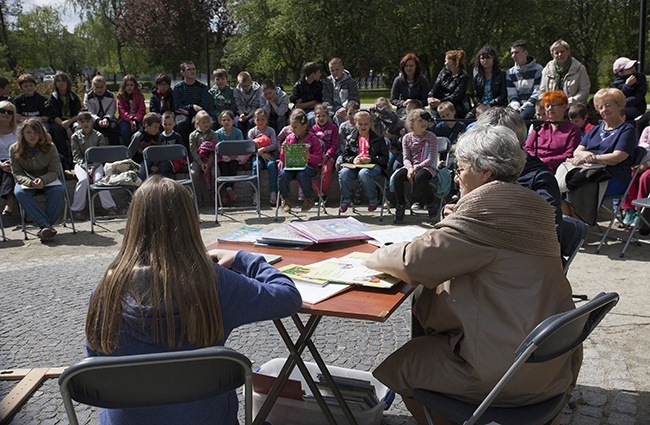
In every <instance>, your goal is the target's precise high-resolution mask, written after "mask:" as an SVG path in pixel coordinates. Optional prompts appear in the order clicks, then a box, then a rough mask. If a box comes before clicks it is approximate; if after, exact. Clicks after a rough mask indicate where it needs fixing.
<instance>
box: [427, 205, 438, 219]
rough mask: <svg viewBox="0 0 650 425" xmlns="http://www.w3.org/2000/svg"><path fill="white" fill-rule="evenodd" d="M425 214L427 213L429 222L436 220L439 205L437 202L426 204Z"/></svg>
mask: <svg viewBox="0 0 650 425" xmlns="http://www.w3.org/2000/svg"><path fill="white" fill-rule="evenodd" d="M427 212H428V213H429V220H437V219H438V216H439V215H440V204H439V203H438V201H433V202H431V203H430V204H427Z"/></svg>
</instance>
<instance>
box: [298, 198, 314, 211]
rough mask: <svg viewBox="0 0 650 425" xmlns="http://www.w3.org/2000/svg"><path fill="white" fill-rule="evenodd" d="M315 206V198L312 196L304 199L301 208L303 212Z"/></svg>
mask: <svg viewBox="0 0 650 425" xmlns="http://www.w3.org/2000/svg"><path fill="white" fill-rule="evenodd" d="M313 206H314V200H313V199H312V198H305V199H303V201H302V208H300V210H301V211H302V212H306V211H309V210H310V209H311V207H313Z"/></svg>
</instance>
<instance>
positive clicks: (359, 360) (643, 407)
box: [0, 207, 650, 425]
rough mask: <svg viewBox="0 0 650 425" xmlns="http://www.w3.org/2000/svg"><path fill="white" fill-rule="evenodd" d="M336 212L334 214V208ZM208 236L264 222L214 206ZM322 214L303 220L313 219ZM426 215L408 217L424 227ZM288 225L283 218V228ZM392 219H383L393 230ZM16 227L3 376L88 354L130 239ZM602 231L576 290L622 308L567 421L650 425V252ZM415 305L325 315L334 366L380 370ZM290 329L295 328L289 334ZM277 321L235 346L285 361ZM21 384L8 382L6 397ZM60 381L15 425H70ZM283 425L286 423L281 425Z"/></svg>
mask: <svg viewBox="0 0 650 425" xmlns="http://www.w3.org/2000/svg"><path fill="white" fill-rule="evenodd" d="M330 212H332V213H333V212H335V209H334V208H330ZM202 213H203V214H202V219H203V220H204V221H203V223H202V234H203V238H204V241H205V242H206V243H209V242H213V241H214V240H215V239H216V238H217V237H218V236H220V235H223V234H225V233H227V232H229V231H232V230H234V229H236V228H238V227H240V226H242V225H244V224H252V223H256V222H257V218H256V216H254V215H251V214H248V213H243V214H242V213H239V214H232V215H230V216H228V217H225V218H223V219H222V220H221V224H220V226H216V225H215V224H214V222H213V219H214V216H211V215H210V209H209V208H208V207H205V208H204V209H203V210H202ZM263 213H264V218H263V222H264V223H270V224H273V220H272V211H270V210H268V209H266V210H264V211H263ZM313 216H315V214H314V213H313V212H312V213H309V214H299V215H297V216H296V218H301V219H306V218H310V217H313ZM377 216H378V214H376V213H368V212H367V211H365V210H360V211H359V215H358V218H359V219H360V220H362V221H364V222H367V223H368V224H369V225H371V226H378V225H380V223H379V221H378V217H377ZM421 217H422V216H419V217H407V224H418V223H419V220H420V219H421ZM283 220H284V218H281V221H283ZM390 221H391V218H390V217H389V218H388V219H387V220H384V225H385V224H386V223H390ZM5 224H9V228H8V229H7V230H8V231H7V235H8V237H9V238H10V241H8V242H4V243H2V242H0V253H1V254H2V259H3V261H2V262H1V263H0V286H1V287H2V292H1V295H0V369H7V368H29V367H47V366H67V365H70V364H72V363H74V362H76V361H78V360H80V359H81V358H83V356H84V350H83V341H84V317H85V312H86V305H87V300H88V296H89V294H90V291H91V290H92V288H93V287H94V285H95V284H96V283H97V281H98V280H99V278H100V276H101V275H102V273H103V272H104V270H105V269H106V267H107V265H108V264H109V262H110V261H111V260H112V258H113V257H114V255H115V253H116V251H117V249H118V246H119V244H120V241H121V237H122V233H123V228H124V220H113V221H110V222H107V223H105V224H102V225H101V227H98V228H96V233H95V234H90V226H89V223H88V222H83V223H79V224H78V227H77V229H78V231H79V232H78V233H77V234H76V235H73V234H72V232H71V230H70V229H69V228H67V229H66V228H62V229H61V230H60V232H59V235H58V236H57V237H56V238H55V239H54V240H53V241H51V243H49V244H48V245H43V244H41V243H40V242H39V241H38V240H36V239H35V237H34V236H32V237H31V238H30V240H28V241H23V240H22V234H21V232H20V231H19V230H18V229H16V228H15V227H14V225H15V224H16V221H15V218H14V221H13V222H10V223H7V222H6V220H5ZM596 242H597V233H596V232H595V230H593V229H590V233H589V235H588V240H587V243H586V246H585V248H584V249H583V250H582V251H581V252H580V254H579V255H578V256H577V258H576V260H575V261H574V263H573V265H572V268H571V271H570V274H569V278H570V280H571V281H572V284H573V285H574V291H575V292H576V293H584V294H588V295H589V296H593V295H595V294H597V293H598V292H600V291H617V292H619V293H620V294H621V302H620V303H619V305H618V306H617V307H616V308H615V310H614V311H613V312H612V313H611V314H610V315H609V316H608V317H607V318H606V319H605V321H604V322H603V323H602V324H601V326H600V327H599V328H598V329H597V330H596V331H595V332H594V333H593V334H592V336H591V337H590V338H589V339H588V340H587V342H586V343H585V361H584V364H583V368H582V371H581V375H580V378H579V382H578V384H579V385H578V387H577V389H576V391H575V394H574V396H575V398H576V401H577V408H576V409H575V410H569V409H567V410H566V411H565V413H564V418H563V421H562V422H563V424H574V425H582V424H615V425H627V424H630V425H631V424H650V419H648V418H649V417H650V371H649V369H648V366H647V365H648V364H649V363H650V354H648V350H647V347H648V343H649V340H650V337H649V333H648V325H649V324H650V315H649V314H648V312H647V311H648V310H647V305H648V303H649V302H650V296H649V294H648V291H647V282H648V279H647V276H648V275H650V266H649V261H650V246H648V245H644V246H631V247H630V248H629V250H628V254H627V256H626V258H625V259H624V260H621V259H619V257H618V252H619V250H620V243H618V242H612V243H611V244H610V246H607V247H605V248H604V249H603V252H602V254H600V255H595V254H594V251H595V244H596ZM409 316H410V308H409V303H405V305H403V306H402V307H401V308H400V309H399V310H398V311H397V312H396V313H395V314H394V315H393V316H392V317H391V318H390V319H389V320H388V321H387V322H386V323H383V324H377V323H366V322H359V321H350V320H343V319H335V318H325V319H324V320H323V321H322V323H321V326H320V328H319V331H318V332H317V337H316V340H315V343H316V345H317V346H318V347H319V349H320V350H321V353H322V354H323V357H324V359H325V361H326V362H327V363H329V364H333V365H337V366H343V367H348V368H355V369H359V370H372V369H373V368H375V367H376V366H377V365H378V364H379V363H380V362H381V361H382V360H383V359H384V358H385V357H386V356H387V355H388V354H389V353H391V352H392V351H393V350H395V349H396V348H397V347H399V346H400V345H402V344H403V343H404V342H405V341H406V340H407V338H408V335H409ZM290 327H291V326H289V328H290ZM280 341H281V340H280V338H279V336H278V335H277V332H276V330H275V328H274V327H273V325H272V323H258V324H253V325H248V326H244V327H242V328H240V329H238V330H236V331H235V332H234V333H233V334H232V336H231V337H230V339H229V341H228V344H227V345H228V346H230V347H232V348H234V349H236V350H239V351H241V352H243V353H244V354H246V355H247V356H249V357H250V358H251V360H252V361H253V362H254V363H255V364H256V365H261V364H263V363H265V362H266V361H268V360H269V359H272V358H275V357H283V356H285V355H286V354H287V352H286V349H285V348H284V347H283V345H282V343H281V342H280ZM14 384H15V383H14V382H7V381H0V397H4V396H5V395H6V394H7V393H8V392H9V391H10V389H11V388H12V387H13V385H14ZM58 391H59V390H58V384H57V383H56V380H48V381H46V383H45V384H44V385H43V386H42V387H41V388H40V389H39V390H38V391H37V392H36V393H35V394H34V396H33V397H32V398H31V399H30V400H29V402H28V403H27V404H26V405H25V406H23V408H22V409H21V410H20V411H19V412H18V413H17V414H16V415H15V417H14V418H13V420H12V421H11V424H14V425H18V424H64V423H67V419H66V418H65V413H64V410H63V405H62V403H61V401H60V396H59V392H58ZM77 412H78V414H79V417H80V422H81V423H89V424H95V423H97V418H96V414H95V413H94V412H93V410H92V409H90V408H85V407H83V406H79V407H78V408H77ZM382 423H383V424H414V421H412V419H410V416H409V415H408V412H407V411H406V410H405V409H404V406H403V404H402V403H401V401H399V400H397V401H396V402H395V403H393V405H392V406H391V408H390V409H389V410H388V411H386V412H385V414H384V417H383V421H382ZM276 425H277V424H276Z"/></svg>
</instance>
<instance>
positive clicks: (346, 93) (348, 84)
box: [327, 70, 361, 108]
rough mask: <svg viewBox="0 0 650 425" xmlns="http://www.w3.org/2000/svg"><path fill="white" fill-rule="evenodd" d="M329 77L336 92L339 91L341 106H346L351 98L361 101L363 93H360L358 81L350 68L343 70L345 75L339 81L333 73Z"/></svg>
mask: <svg viewBox="0 0 650 425" xmlns="http://www.w3.org/2000/svg"><path fill="white" fill-rule="evenodd" d="M327 78H329V80H330V81H331V82H332V84H333V85H334V92H335V93H338V95H339V98H340V99H341V104H342V105H341V107H343V108H346V107H347V106H348V101H349V100H356V101H357V102H361V95H360V94H359V87H358V86H357V82H356V81H355V80H354V78H352V75H351V74H350V72H348V70H343V75H342V76H341V79H340V80H338V81H336V80H335V79H334V77H332V76H331V75H330V76H329V77H327Z"/></svg>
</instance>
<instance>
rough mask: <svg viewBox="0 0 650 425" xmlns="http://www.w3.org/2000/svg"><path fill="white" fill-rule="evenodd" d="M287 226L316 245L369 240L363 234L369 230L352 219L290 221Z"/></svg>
mask: <svg viewBox="0 0 650 425" xmlns="http://www.w3.org/2000/svg"><path fill="white" fill-rule="evenodd" d="M289 226H291V228H293V229H294V230H296V231H297V232H298V233H300V234H301V235H303V236H305V237H306V238H308V239H311V240H312V241H314V242H316V243H324V242H338V241H350V240H365V239H369V238H368V236H367V235H366V234H365V233H364V232H367V231H369V230H370V229H369V228H368V227H367V226H366V225H365V224H363V223H361V222H360V221H359V220H357V219H355V218H353V217H348V218H332V219H329V220H315V221H292V222H291V223H289Z"/></svg>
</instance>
